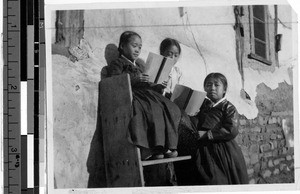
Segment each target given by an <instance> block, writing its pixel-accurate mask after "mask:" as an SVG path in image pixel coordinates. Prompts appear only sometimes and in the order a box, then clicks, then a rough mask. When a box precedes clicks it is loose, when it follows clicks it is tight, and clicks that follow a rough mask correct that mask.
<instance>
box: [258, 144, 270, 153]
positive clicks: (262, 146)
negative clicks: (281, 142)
mask: <svg viewBox="0 0 300 194" xmlns="http://www.w3.org/2000/svg"><path fill="white" fill-rule="evenodd" d="M270 149H271V146H270V144H263V145H261V146H260V152H261V153H264V152H266V151H268V150H270Z"/></svg>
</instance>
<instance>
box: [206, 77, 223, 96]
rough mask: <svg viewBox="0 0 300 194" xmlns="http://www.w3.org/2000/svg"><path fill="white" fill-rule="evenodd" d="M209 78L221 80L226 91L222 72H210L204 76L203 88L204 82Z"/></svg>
mask: <svg viewBox="0 0 300 194" xmlns="http://www.w3.org/2000/svg"><path fill="white" fill-rule="evenodd" d="M209 79H219V80H220V81H221V82H222V84H223V86H224V90H225V92H226V91H227V86H228V83H227V79H226V77H225V76H224V75H223V74H221V73H210V74H208V75H207V76H206V78H205V80H204V84H203V87H204V88H205V85H206V83H207V82H208V80H209ZM224 95H225V94H224Z"/></svg>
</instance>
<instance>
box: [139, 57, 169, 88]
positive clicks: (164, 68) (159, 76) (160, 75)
mask: <svg viewBox="0 0 300 194" xmlns="http://www.w3.org/2000/svg"><path fill="white" fill-rule="evenodd" d="M174 63H175V61H174V60H173V59H170V58H167V57H164V56H162V55H158V54H155V53H152V52H150V53H149V55H148V58H147V61H146V66H145V72H144V73H145V74H148V75H149V81H150V82H153V83H158V84H161V83H162V82H163V81H168V79H169V74H170V72H171V69H172V67H173V66H174Z"/></svg>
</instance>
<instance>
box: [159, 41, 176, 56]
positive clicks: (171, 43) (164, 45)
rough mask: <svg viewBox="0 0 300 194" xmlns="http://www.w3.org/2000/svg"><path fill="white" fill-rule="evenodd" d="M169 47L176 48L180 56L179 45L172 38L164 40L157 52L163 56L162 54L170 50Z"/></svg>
mask: <svg viewBox="0 0 300 194" xmlns="http://www.w3.org/2000/svg"><path fill="white" fill-rule="evenodd" d="M171 46H176V47H177V48H178V51H179V54H181V47H180V44H179V42H178V41H177V40H175V39H172V38H165V39H164V40H163V41H162V42H161V43H160V46H159V52H160V54H161V55H163V53H164V52H165V51H166V50H167V49H168V48H170V47H171Z"/></svg>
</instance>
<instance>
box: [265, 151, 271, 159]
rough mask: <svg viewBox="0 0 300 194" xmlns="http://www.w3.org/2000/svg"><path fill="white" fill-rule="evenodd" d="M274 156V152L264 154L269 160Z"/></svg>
mask: <svg viewBox="0 0 300 194" xmlns="http://www.w3.org/2000/svg"><path fill="white" fill-rule="evenodd" d="M272 156H273V152H266V153H264V157H266V158H269V157H272Z"/></svg>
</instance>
